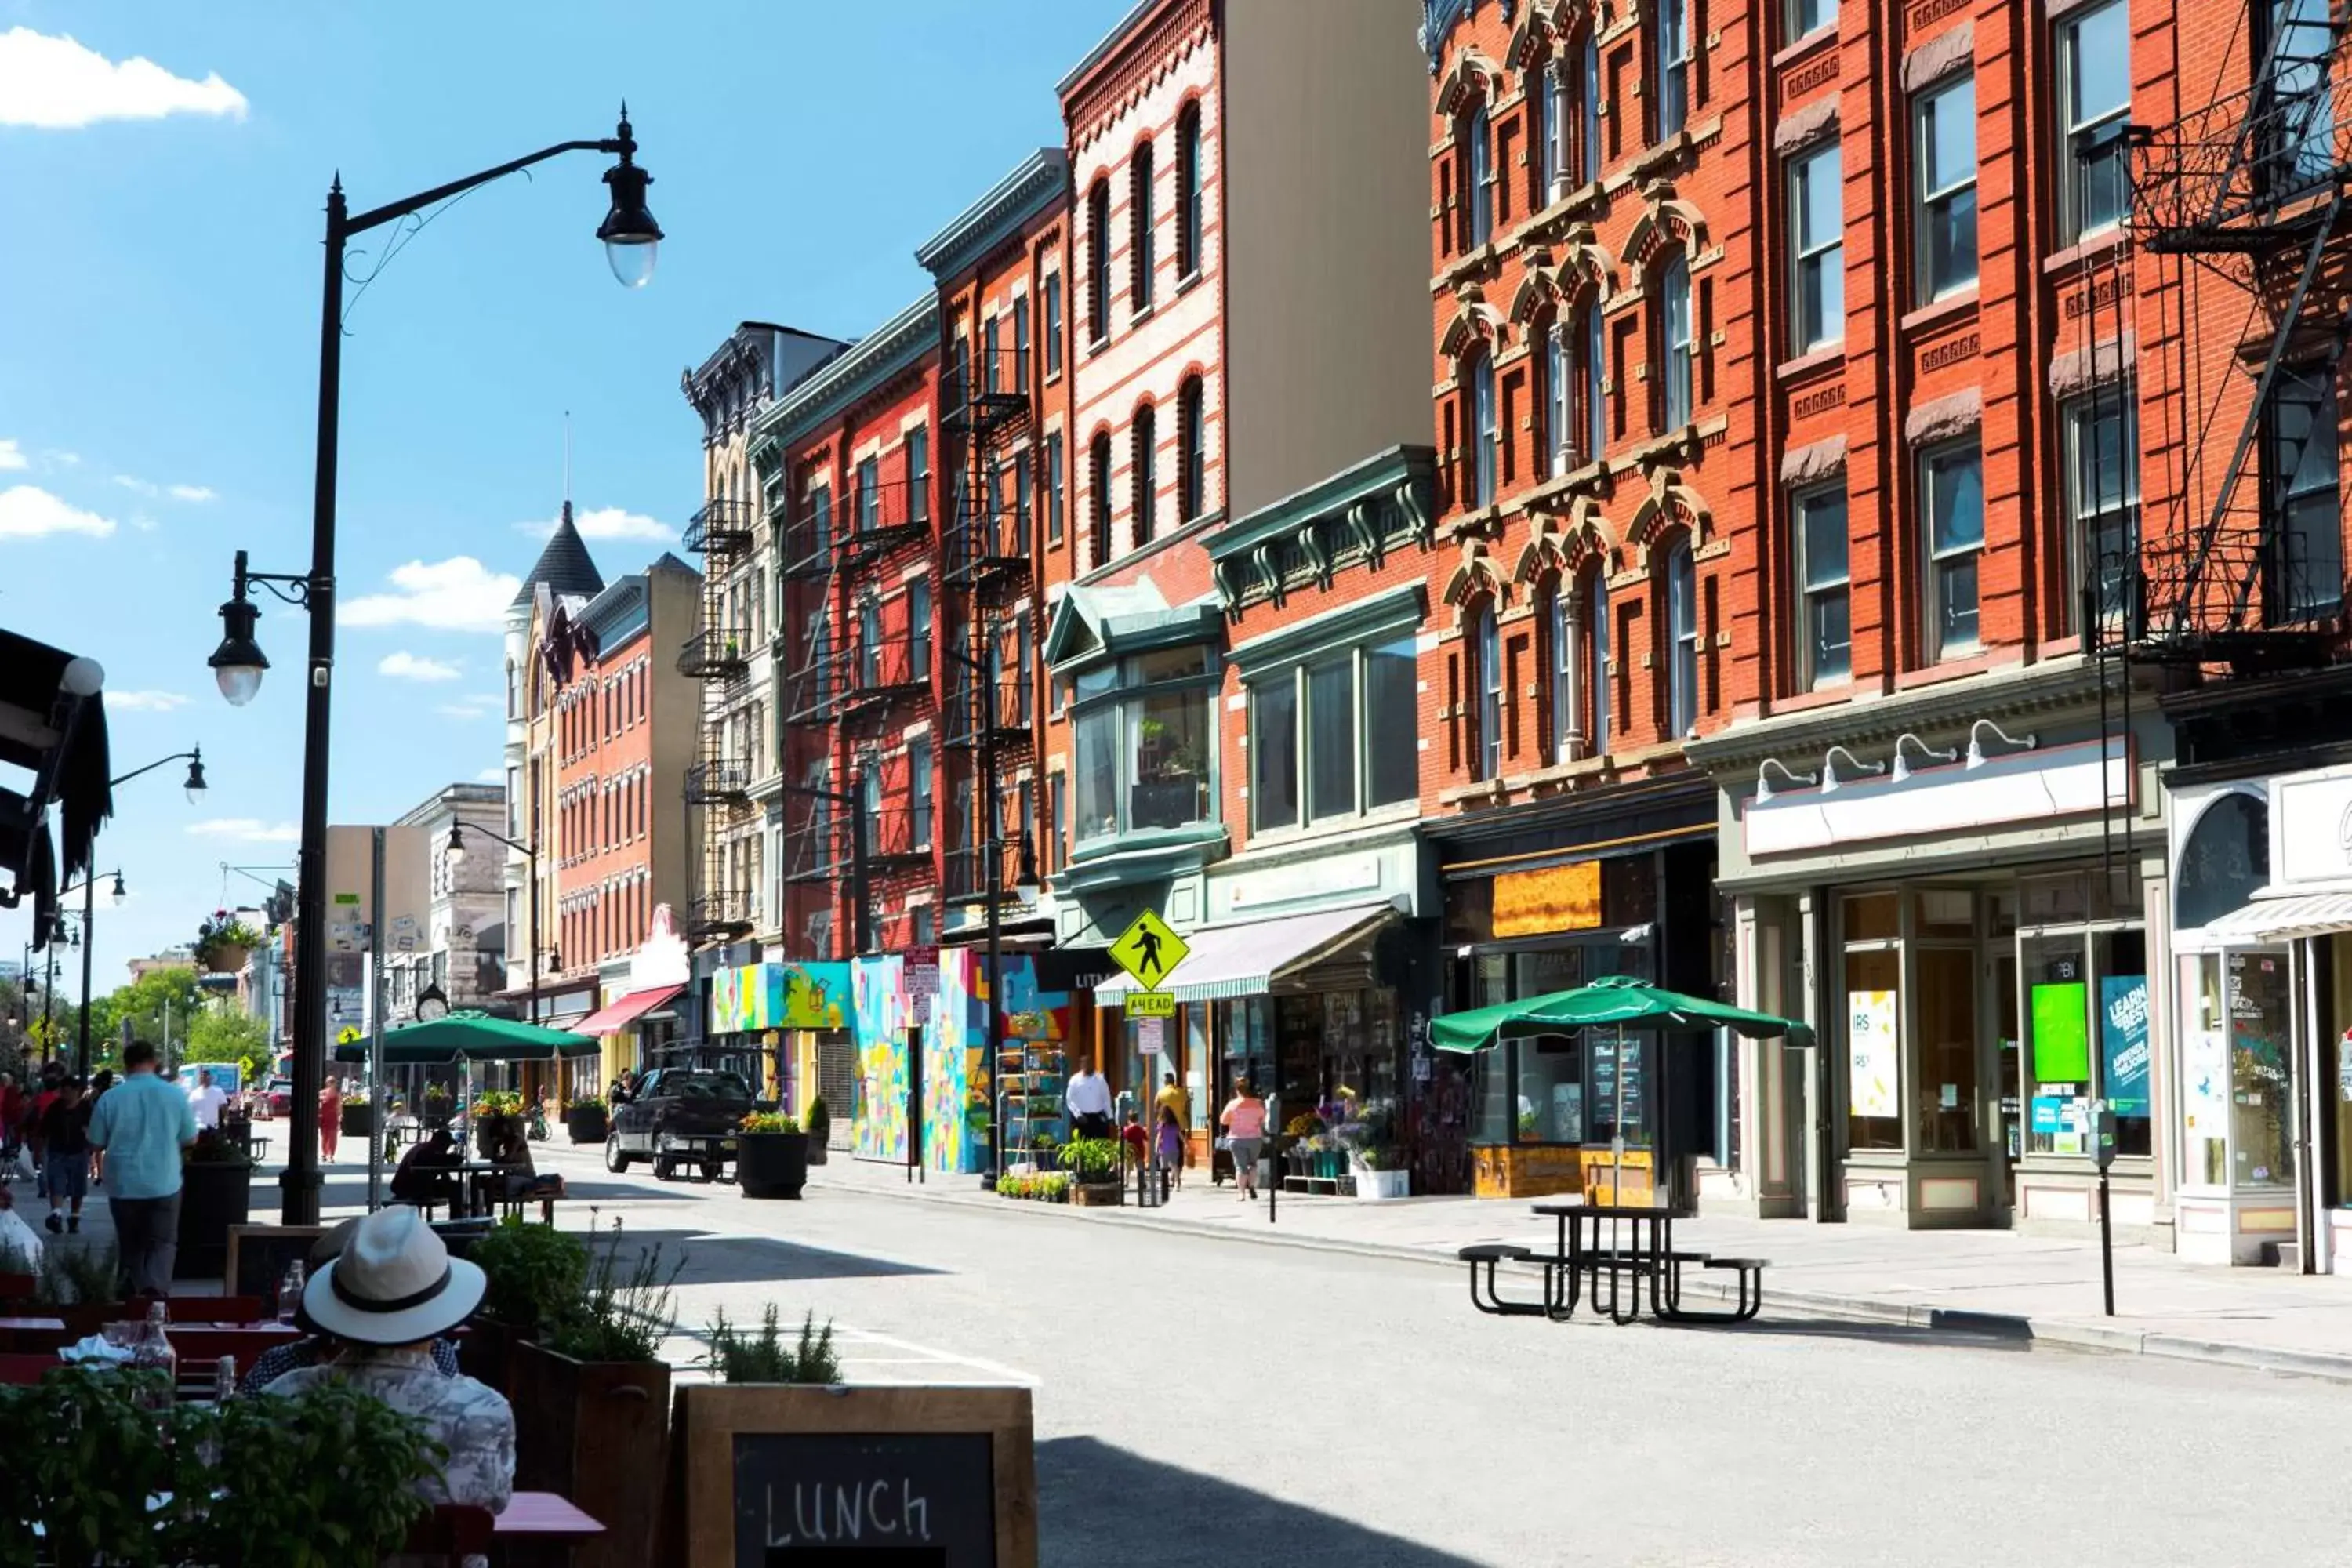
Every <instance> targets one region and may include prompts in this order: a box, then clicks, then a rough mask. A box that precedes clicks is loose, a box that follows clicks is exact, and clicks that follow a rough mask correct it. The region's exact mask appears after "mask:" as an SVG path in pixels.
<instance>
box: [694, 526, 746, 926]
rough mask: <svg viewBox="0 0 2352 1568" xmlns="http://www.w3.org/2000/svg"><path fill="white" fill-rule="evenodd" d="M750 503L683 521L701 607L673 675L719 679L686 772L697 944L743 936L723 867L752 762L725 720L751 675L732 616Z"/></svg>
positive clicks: (734, 878)
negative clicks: (696, 826)
mask: <svg viewBox="0 0 2352 1568" xmlns="http://www.w3.org/2000/svg"><path fill="white" fill-rule="evenodd" d="M752 524H753V512H752V508H751V503H750V502H748V501H742V500H712V501H708V502H706V503H704V505H703V508H702V510H700V511H698V512H696V513H695V514H694V516H693V517H692V518H690V519H689V520H688V522H687V525H686V539H685V543H686V548H687V549H688V550H689V551H691V552H696V553H698V554H700V555H701V556H702V557H703V558H704V560H703V572H702V602H701V605H700V608H699V610H698V613H697V615H696V617H695V626H694V635H693V636H691V637H688V638H687V640H686V644H685V646H684V647H681V648H680V649H679V650H678V658H677V668H678V673H679V674H681V675H684V676H687V677H688V678H690V679H698V680H710V681H716V682H719V687H718V689H717V692H716V694H715V700H707V701H705V702H704V704H703V707H702V713H701V721H702V722H701V727H700V728H701V733H700V736H699V738H698V741H697V742H696V754H695V760H694V762H693V763H689V764H688V768H687V772H686V802H687V805H688V807H690V808H692V809H695V810H698V811H699V812H700V814H701V837H702V847H701V856H700V858H699V860H698V864H697V866H696V873H695V885H694V890H693V896H692V899H691V900H690V902H689V904H688V915H687V929H688V934H689V936H690V937H691V938H692V939H693V940H697V941H719V942H726V941H732V940H734V939H735V938H737V937H740V936H743V935H745V934H747V933H748V932H750V931H751V927H752V921H751V889H750V888H748V887H744V886H741V885H740V881H741V878H740V876H739V875H737V874H736V873H733V872H731V871H730V870H729V869H728V867H727V862H726V848H727V845H728V841H729V839H730V836H731V835H730V830H731V829H733V828H735V827H737V826H740V823H741V819H742V817H743V816H745V815H746V814H747V813H749V812H750V811H751V794H750V791H751V764H750V763H749V761H748V760H747V759H746V758H745V757H744V756H743V755H742V753H741V752H740V750H737V749H735V748H733V747H730V744H729V741H728V726H727V723H726V715H727V714H728V712H729V711H730V710H731V709H733V708H734V707H735V706H736V701H735V700H736V698H737V697H739V696H740V694H741V690H740V689H741V686H742V682H743V679H744V677H745V676H746V675H747V674H748V673H749V672H750V670H751V628H750V627H749V626H738V625H736V624H734V621H733V619H732V613H733V603H732V598H731V595H732V590H733V589H734V587H735V582H734V579H735V576H736V574H737V573H738V571H739V570H740V568H741V566H742V565H743V563H744V561H745V558H746V557H747V556H749V555H750V553H751V548H752V543H753V538H754V534H753V527H752Z"/></svg>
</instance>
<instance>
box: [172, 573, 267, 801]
mask: <svg viewBox="0 0 2352 1568" xmlns="http://www.w3.org/2000/svg"><path fill="white" fill-rule="evenodd" d="M236 559H237V565H238V568H239V570H238V572H237V578H238V582H237V588H236V597H235V598H233V599H231V600H230V601H229V602H228V603H227V604H226V605H222V606H221V607H220V617H221V628H222V637H221V643H220V647H216V648H215V649H214V650H213V656H212V658H208V659H206V660H205V663H206V664H209V665H211V666H212V668H213V679H214V680H215V681H216V682H218V683H219V685H220V694H221V695H222V696H223V697H226V698H227V699H228V703H229V706H230V707H232V708H242V707H244V706H245V705H246V704H247V703H248V702H250V701H252V700H253V697H254V693H256V692H257V691H259V690H260V689H261V672H262V671H263V670H265V669H268V668H269V660H268V658H267V657H266V656H265V655H264V654H263V653H262V651H261V645H260V644H259V643H257V642H255V641H254V640H253V626H254V623H255V622H257V621H258V620H259V619H261V612H260V611H259V610H257V609H256V608H255V607H254V605H253V601H252V600H250V599H248V598H247V597H246V596H245V582H244V577H245V573H244V570H243V567H244V564H245V553H244V552H242V551H239V552H237V557H236ZM191 776H192V777H193V776H200V775H194V774H192V775H191Z"/></svg>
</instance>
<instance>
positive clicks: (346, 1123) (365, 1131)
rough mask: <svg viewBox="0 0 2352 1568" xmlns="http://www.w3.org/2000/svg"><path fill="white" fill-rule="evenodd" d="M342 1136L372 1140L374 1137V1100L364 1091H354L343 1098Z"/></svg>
mask: <svg viewBox="0 0 2352 1568" xmlns="http://www.w3.org/2000/svg"><path fill="white" fill-rule="evenodd" d="M342 1123H343V1136H344V1137H346V1138H373V1137H374V1136H375V1100H373V1098H372V1097H371V1096H370V1095H369V1093H368V1091H367V1090H366V1089H353V1090H352V1091H351V1093H349V1094H347V1095H345V1096H343V1111H342Z"/></svg>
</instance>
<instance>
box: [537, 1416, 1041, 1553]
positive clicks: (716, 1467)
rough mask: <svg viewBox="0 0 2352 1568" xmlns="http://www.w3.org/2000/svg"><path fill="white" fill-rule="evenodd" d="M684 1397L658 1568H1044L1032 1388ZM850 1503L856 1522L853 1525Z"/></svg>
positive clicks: (675, 1428)
mask: <svg viewBox="0 0 2352 1568" xmlns="http://www.w3.org/2000/svg"><path fill="white" fill-rule="evenodd" d="M675 1400H676V1409H675V1412H674V1414H673V1415H672V1417H671V1421H670V1445H669V1451H670V1466H669V1472H668V1473H669V1480H670V1491H669V1498H668V1502H667V1508H666V1510H665V1512H664V1516H663V1531H662V1537H661V1541H660V1542H659V1550H658V1551H657V1552H655V1553H654V1554H653V1555H651V1556H648V1557H646V1558H645V1559H644V1561H646V1562H648V1563H656V1562H657V1563H663V1564H665V1568H670V1565H675V1568H735V1565H736V1564H738V1563H760V1562H768V1563H787V1562H792V1561H793V1560H795V1558H796V1556H799V1555H803V1554H805V1555H806V1556H807V1557H808V1558H809V1560H810V1561H812V1562H828V1563H829V1562H855V1561H859V1560H861V1559H862V1557H863V1556H864V1555H865V1554H866V1553H867V1552H872V1553H873V1555H874V1558H875V1561H877V1562H906V1563H916V1562H935V1563H993V1564H995V1568H1037V1468H1036V1458H1035V1449H1034V1444H1035V1438H1034V1415H1033V1414H1032V1409H1031V1403H1030V1394H1029V1390H1027V1389H1025V1388H927V1387H887V1388H869V1387H854V1386H853V1387H829V1388H828V1387H814V1386H795V1385H791V1384H715V1385H714V1384H700V1385H695V1386H689V1387H685V1388H680V1389H678V1390H677V1394H676V1395H675ZM518 1484H520V1482H518ZM909 1498H914V1499H919V1500H920V1505H921V1512H920V1514H919V1516H913V1515H910V1513H909V1510H908V1508H907V1506H906V1504H907V1500H908V1499H909ZM796 1503H797V1504H798V1505H799V1511H798V1513H797V1516H796V1515H795V1511H794V1508H795V1504H796ZM845 1505H846V1507H847V1508H848V1509H849V1510H855V1511H856V1517H853V1518H848V1519H845V1518H844V1513H843V1510H844V1507H845ZM592 1511H593V1509H592ZM820 1514H821V1515H822V1517H821V1518H820V1517H819V1516H820ZM910 1526H911V1527H913V1528H914V1529H919V1530H920V1531H921V1538H920V1539H909V1535H910V1534H911V1530H910V1528H909V1527H910ZM894 1546H895V1547H898V1548H899V1550H898V1552H890V1551H889V1550H888V1548H891V1547H894ZM582 1561H583V1562H584V1561H586V1559H584V1558H583V1559H582Z"/></svg>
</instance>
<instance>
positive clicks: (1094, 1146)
mask: <svg viewBox="0 0 2352 1568" xmlns="http://www.w3.org/2000/svg"><path fill="white" fill-rule="evenodd" d="M1062 1168H1063V1169H1064V1170H1066V1171H1068V1172H1070V1173H1072V1174H1074V1175H1076V1177H1077V1178H1078V1180H1080V1181H1082V1182H1099V1181H1104V1180H1108V1179H1109V1178H1112V1177H1115V1176H1116V1175H1118V1139H1116V1138H1073V1139H1071V1140H1070V1141H1069V1142H1067V1143H1066V1144H1065V1145H1063V1147H1062Z"/></svg>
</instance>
